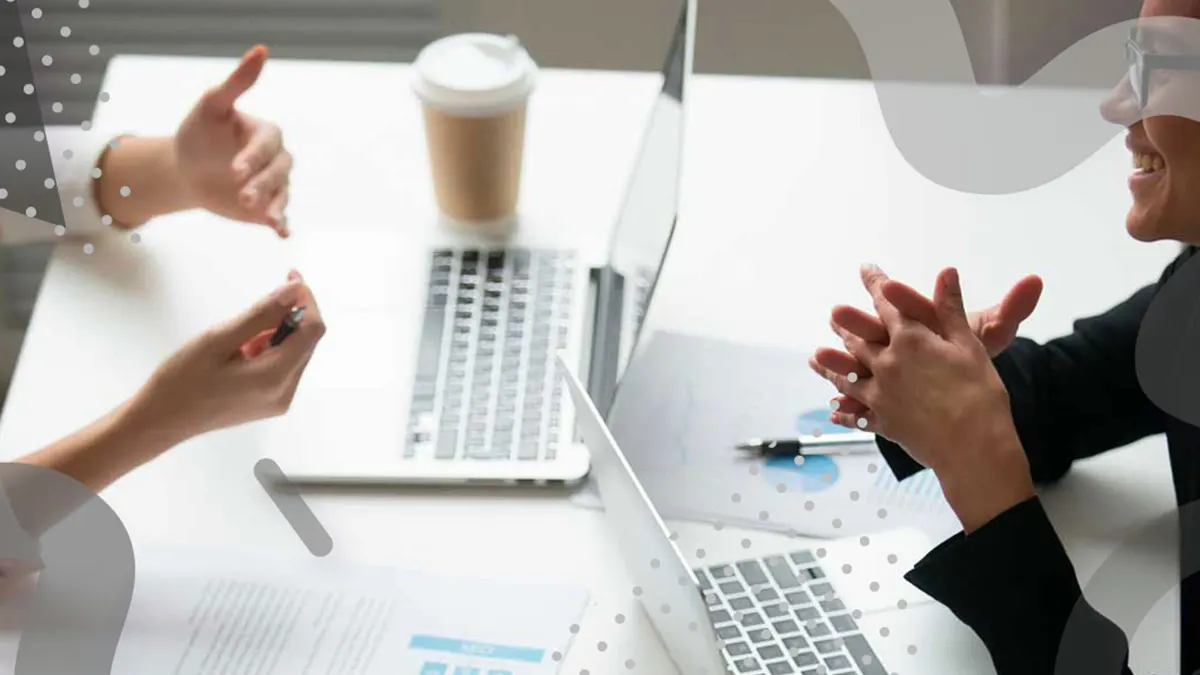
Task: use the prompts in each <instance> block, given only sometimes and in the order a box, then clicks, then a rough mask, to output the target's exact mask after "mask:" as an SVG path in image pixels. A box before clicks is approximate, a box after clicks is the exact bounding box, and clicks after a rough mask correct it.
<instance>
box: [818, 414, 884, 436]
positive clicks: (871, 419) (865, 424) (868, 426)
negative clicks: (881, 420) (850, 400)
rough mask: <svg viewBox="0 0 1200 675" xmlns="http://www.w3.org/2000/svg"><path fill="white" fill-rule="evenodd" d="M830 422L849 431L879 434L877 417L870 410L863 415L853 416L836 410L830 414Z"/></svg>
mask: <svg viewBox="0 0 1200 675" xmlns="http://www.w3.org/2000/svg"><path fill="white" fill-rule="evenodd" d="M829 421H830V422H833V423H834V424H836V425H838V426H842V427H846V428H848V429H857V430H859V431H868V432H871V433H878V430H877V426H876V423H875V416H874V415H873V414H872V413H871V411H869V410H868V411H866V412H864V413H862V414H851V413H847V412H842V411H840V410H835V411H834V412H832V413H830V414H829Z"/></svg>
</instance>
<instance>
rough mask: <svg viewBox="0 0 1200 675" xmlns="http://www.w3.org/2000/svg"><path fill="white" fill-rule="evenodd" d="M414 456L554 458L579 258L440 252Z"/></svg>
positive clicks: (417, 397)
mask: <svg viewBox="0 0 1200 675" xmlns="http://www.w3.org/2000/svg"><path fill="white" fill-rule="evenodd" d="M430 269H431V271H430V278H429V286H428V296H427V298H426V303H425V317H424V319H423V322H422V323H423V325H422V331H421V344H420V348H419V352H418V358H417V372H416V377H415V379H414V383H413V392H412V400H411V407H410V410H411V413H410V415H409V428H408V433H407V439H406V443H405V448H404V458H405V459H430V458H432V459H440V460H448V461H452V460H462V459H469V460H504V459H514V458H515V459H521V460H529V461H535V460H539V459H547V460H548V459H553V458H554V457H555V453H556V450H557V444H558V442H559V437H560V427H561V424H560V422H561V419H560V416H561V411H562V397H563V391H562V383H561V382H560V381H559V380H558V378H556V377H555V368H554V356H555V353H556V352H557V351H558V350H559V349H563V348H565V347H566V346H567V332H568V326H569V320H570V313H571V295H572V292H573V288H572V284H573V282H574V278H575V277H574V275H575V260H574V254H573V252H571V251H553V250H528V249H508V250H460V251H451V250H439V251H435V252H434V253H433V260H432V266H431V268H430Z"/></svg>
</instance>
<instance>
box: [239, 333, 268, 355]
mask: <svg viewBox="0 0 1200 675" xmlns="http://www.w3.org/2000/svg"><path fill="white" fill-rule="evenodd" d="M274 334H275V331H274V330H264V331H263V332H261V333H259V334H258V335H256V336H254V337H253V338H251V339H250V341H249V342H247V343H245V344H244V345H242V349H241V355H242V358H244V359H253V358H257V357H258V356H259V355H260V354H262V353H263V352H264V351H266V350H267V347H268V346H269V345H270V344H271V336H272V335H274Z"/></svg>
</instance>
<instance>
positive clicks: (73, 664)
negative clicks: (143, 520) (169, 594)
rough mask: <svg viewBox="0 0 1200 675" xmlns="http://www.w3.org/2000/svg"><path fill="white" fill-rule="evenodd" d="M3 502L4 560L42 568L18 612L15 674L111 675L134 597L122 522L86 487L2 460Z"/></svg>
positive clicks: (0, 542) (0, 543)
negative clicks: (18, 627) (18, 637)
mask: <svg viewBox="0 0 1200 675" xmlns="http://www.w3.org/2000/svg"><path fill="white" fill-rule="evenodd" d="M0 501H2V502H3V503H0V558H4V559H6V560H7V561H9V562H10V563H16V564H18V565H20V566H21V567H27V568H28V569H30V570H32V571H37V572H38V577H37V585H36V592H35V593H34V594H33V596H32V598H31V599H29V600H28V605H25V606H22V607H20V608H19V609H18V611H17V614H19V615H20V628H21V639H20V643H19V644H18V647H17V659H16V668H15V669H14V674H15V675H108V674H109V673H110V672H111V671H112V663H113V658H114V656H115V654H116V649H117V644H118V641H119V640H120V637H121V632H122V630H123V629H124V626H125V621H126V618H127V616H128V613H129V606H130V603H131V601H132V599H133V586H134V575H135V562H134V553H133V544H132V543H131V541H130V538H129V534H128V532H126V529H125V526H124V524H123V523H122V522H121V519H120V518H119V517H118V516H117V514H116V513H115V512H114V511H113V510H112V508H111V507H109V506H108V504H106V503H105V502H104V500H103V499H101V498H100V497H99V496H98V495H96V494H95V493H94V492H92V491H91V490H90V489H88V488H87V487H86V486H84V485H82V484H80V483H79V482H77V481H75V480H74V479H72V478H69V477H67V476H65V475H64V474H61V473H59V472H57V471H54V470H51V469H46V468H43V467H38V466H32V465H28V464H20V463H4V464H0ZM18 600H22V601H24V598H18ZM13 608H14V607H13V605H12V604H9V606H8V607H6V609H13Z"/></svg>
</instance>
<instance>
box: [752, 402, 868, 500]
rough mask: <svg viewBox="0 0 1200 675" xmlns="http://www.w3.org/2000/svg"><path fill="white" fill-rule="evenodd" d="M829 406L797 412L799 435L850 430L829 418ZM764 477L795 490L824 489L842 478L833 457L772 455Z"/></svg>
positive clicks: (773, 484) (767, 463) (774, 483)
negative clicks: (800, 458) (798, 460)
mask: <svg viewBox="0 0 1200 675" xmlns="http://www.w3.org/2000/svg"><path fill="white" fill-rule="evenodd" d="M829 412H830V411H829V410H828V409H820V410H809V411H806V412H803V413H801V414H800V415H797V416H796V427H795V431H796V434H797V435H816V434H836V433H842V432H846V431H849V429H846V428H845V427H840V426H838V425H836V424H834V423H833V422H830V421H829ZM763 478H765V479H766V480H767V481H768V482H770V483H771V485H772V486H775V485H779V484H780V483H782V484H784V485H786V486H787V488H788V490H789V491H794V492H820V491H822V490H828V489H829V488H831V487H833V486H834V485H836V484H837V482H838V466H837V462H835V461H834V460H833V458H832V457H823V456H816V457H805V458H803V461H802V462H801V463H799V464H797V463H796V458H794V457H772V458H770V459H768V460H767V461H766V463H765V468H764V470H763Z"/></svg>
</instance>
